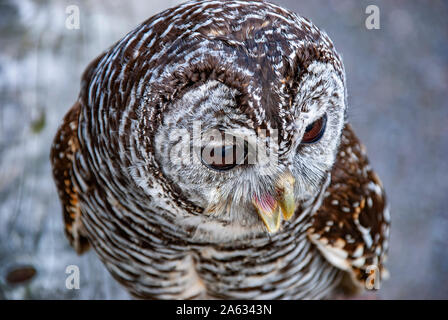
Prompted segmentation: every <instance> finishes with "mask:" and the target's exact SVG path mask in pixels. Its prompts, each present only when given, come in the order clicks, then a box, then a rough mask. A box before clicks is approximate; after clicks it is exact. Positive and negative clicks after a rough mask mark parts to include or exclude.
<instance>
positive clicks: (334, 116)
mask: <svg viewBox="0 0 448 320" xmlns="http://www.w3.org/2000/svg"><path fill="white" fill-rule="evenodd" d="M161 17H163V19H162V18H161ZM107 59H109V60H110V61H107ZM103 60H104V61H105V62H104V63H106V62H107V63H111V61H119V62H120V61H121V62H123V61H125V62H126V63H127V65H128V67H126V68H128V69H129V71H130V72H128V75H126V76H121V75H120V74H119V73H118V72H117V75H116V81H118V82H119V83H120V88H121V87H123V91H126V92H128V93H129V96H128V97H127V100H124V99H122V100H123V101H125V104H126V108H125V111H123V112H122V113H123V114H125V115H126V116H127V117H128V118H131V120H129V121H130V122H129V123H128V125H126V124H123V125H122V130H120V137H119V139H121V140H119V141H127V142H126V143H127V145H131V146H135V147H133V148H131V149H132V150H131V151H132V152H130V154H129V153H128V156H127V159H126V164H127V165H128V168H129V170H130V175H131V177H132V178H133V179H134V182H135V183H136V184H138V185H139V186H140V187H141V188H142V189H143V190H144V191H145V192H146V193H147V194H148V196H151V199H153V200H152V201H154V202H157V201H158V200H157V199H160V197H161V196H162V198H165V200H167V198H169V199H168V200H169V201H168V200H167V201H168V202H172V203H175V206H176V208H175V210H174V211H175V214H177V215H178V217H179V219H185V223H186V224H195V225H196V226H197V227H198V228H207V226H215V227H216V228H218V227H219V228H224V229H226V228H227V229H226V230H228V229H229V228H232V233H233V234H235V233H238V232H246V233H247V232H271V233H273V232H275V231H277V230H278V229H279V228H280V226H281V225H282V221H284V220H289V219H291V218H292V217H294V213H295V212H299V211H300V210H301V209H300V208H302V210H303V208H304V207H306V206H308V205H310V203H312V201H313V200H314V199H316V197H317V196H318V194H319V193H320V192H321V191H322V189H323V187H324V185H325V182H326V180H327V178H328V175H329V172H330V171H331V169H332V166H333V164H334V161H335V156H336V151H337V148H338V144H339V141H340V137H341V133H342V130H343V126H344V120H345V113H346V98H345V97H346V93H345V77H344V69H343V65H342V61H341V59H340V57H339V55H338V54H337V52H336V51H335V49H334V47H333V44H332V42H331V40H330V39H329V38H328V36H327V35H326V34H325V33H324V32H322V31H320V30H319V29H317V28H316V27H315V26H314V25H313V24H312V23H311V22H310V21H309V20H307V19H305V18H302V17H300V16H298V15H297V14H295V13H293V12H290V11H288V10H285V9H282V8H280V7H278V6H275V5H273V4H269V3H266V2H250V1H248V2H241V1H225V2H213V1H194V2H187V3H185V4H183V5H180V6H178V7H176V8H173V9H169V10H168V11H166V12H163V13H161V14H159V15H156V16H154V17H153V18H151V19H150V20H148V21H146V22H145V23H143V24H142V25H141V27H140V28H137V29H136V31H134V32H133V33H130V34H129V35H128V36H127V37H125V38H124V39H123V40H122V43H119V44H118V45H117V47H116V49H115V50H113V51H111V52H110V53H109V55H107V56H106V57H104V58H103ZM112 65H113V63H112ZM119 121H120V120H118V122H119ZM123 123H124V121H123ZM130 130H132V133H133V134H132V137H131V136H130V135H129V131H130ZM136 137H137V138H136ZM130 140H132V141H130ZM136 141H137V142H136ZM132 153H135V154H134V155H133V154H132ZM137 160H138V161H140V163H141V162H143V164H142V165H139V163H138V161H137ZM143 166H146V167H147V169H148V171H150V172H151V174H145V173H142V170H141V168H142V167H143ZM154 181H156V182H157V184H155V183H154Z"/></svg>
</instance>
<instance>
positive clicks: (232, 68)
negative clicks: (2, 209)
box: [51, 1, 389, 299]
mask: <svg viewBox="0 0 448 320" xmlns="http://www.w3.org/2000/svg"><path fill="white" fill-rule="evenodd" d="M216 101H218V102H221V103H222V106H221V105H220V104H219V103H218V106H217V103H216ZM210 106H212V107H210ZM211 109H213V112H212V113H210V110H211ZM215 109H216V110H215ZM345 110H346V99H345V76H344V69H343V64H342V61H341V59H340V57H339V55H338V54H337V52H336V50H335V48H334V46H333V44H332V42H331V40H330V39H329V38H328V36H327V35H326V34H325V33H324V32H322V31H320V30H319V29H317V28H316V27H315V26H314V25H313V24H312V23H311V22H310V21H309V20H307V19H305V18H302V17H300V16H298V15H297V14H295V13H292V12H290V11H288V10H285V9H282V8H280V7H278V6H275V5H272V4H269V3H266V2H258V1H225V2H221V1H192V2H187V3H184V4H182V5H179V6H177V7H174V8H171V9H168V10H166V11H164V12H162V13H160V14H158V15H155V16H154V17H152V18H150V19H149V20H147V21H145V22H144V23H142V24H141V25H140V26H138V27H137V28H136V29H135V30H134V31H131V32H130V33H129V34H128V35H126V36H125V37H124V38H123V39H122V40H120V41H119V42H117V43H116V44H115V45H113V46H112V47H111V48H110V49H109V50H108V51H106V52H104V53H103V54H102V55H100V56H99V57H98V58H97V59H96V60H95V61H93V62H92V63H91V64H90V65H89V67H88V68H87V70H86V72H85V73H84V75H83V79H82V85H81V93H80V95H79V98H78V101H77V102H76V104H75V106H74V107H73V108H72V109H71V110H70V111H69V113H68V114H67V116H66V117H65V118H64V122H63V124H62V126H61V128H60V129H59V131H58V133H57V134H56V137H55V140H54V144H53V148H52V154H51V159H52V166H53V174H54V177H55V181H56V185H57V188H58V190H59V195H60V199H61V202H62V204H63V212H64V221H65V224H66V233H67V236H68V238H69V240H70V243H71V244H72V245H73V246H74V247H75V249H76V250H77V251H78V252H82V251H84V250H85V249H86V248H87V240H88V242H89V243H90V244H91V246H92V247H93V248H94V249H95V251H96V252H97V254H98V256H99V257H100V259H101V260H102V261H103V263H104V264H105V266H106V267H107V269H108V270H109V271H110V272H111V274H112V275H113V276H114V278H116V279H117V280H118V281H119V282H120V283H122V284H123V285H124V286H125V287H126V288H127V289H128V290H129V292H130V293H131V294H133V295H134V296H136V297H139V298H152V299H154V298H245V299H246V298H247V299H256V298H266V299H271V298H272V299H274V298H275V299H298V298H307V299H314V298H324V297H331V295H332V294H333V293H334V292H335V290H336V289H337V287H338V286H339V285H340V283H341V279H342V278H343V277H344V274H345V273H347V272H348V274H351V275H353V277H352V279H353V280H355V281H353V284H354V285H355V286H359V281H362V280H363V279H365V277H366V273H365V268H366V266H367V265H368V264H378V265H380V266H381V265H382V263H383V261H384V255H385V252H386V251H387V240H388V224H389V220H388V216H387V210H385V200H384V199H385V198H384V194H383V190H382V186H381V184H380V182H379V180H378V178H377V177H376V175H375V174H374V173H373V171H372V170H371V169H370V167H369V166H368V161H367V159H366V156H365V153H364V152H363V151H362V147H361V145H360V143H359V142H358V140H357V139H356V136H355V135H354V133H353V132H352V130H351V129H350V127H349V126H348V124H345V129H343V127H344V122H345V113H346V112H345ZM323 112H327V113H328V114H329V116H331V119H330V121H329V123H328V130H327V132H326V133H325V136H324V138H323V140H322V143H321V144H318V145H315V146H302V145H301V144H300V137H301V135H303V132H304V130H305V127H306V126H307V124H308V123H309V121H312V120H313V119H315V118H316V117H318V116H320V115H322V113H323ZM194 120H201V121H203V122H205V123H207V124H208V125H210V126H218V125H219V126H224V127H226V128H229V127H238V128H240V129H241V130H242V129H244V130H249V131H251V132H255V133H257V134H258V133H259V132H260V130H262V129H266V130H267V132H268V134H267V136H268V137H269V135H270V132H271V131H273V129H277V130H278V132H279V140H280V143H279V149H278V154H279V158H278V159H279V161H278V162H279V165H278V167H277V168H275V172H273V175H271V176H265V177H260V178H259V181H258V180H257V179H255V177H256V175H255V176H254V175H253V173H251V171H250V170H247V171H244V170H245V169H244V168H240V169H236V170H238V171H236V173H235V174H233V175H231V173H228V174H227V175H224V174H223V175H219V176H217V175H213V173H210V172H209V171H208V170H206V169H205V168H196V167H194V166H193V167H191V168H190V167H176V165H174V164H171V163H170V162H169V161H168V160H167V158H166V157H164V156H165V153H166V152H168V151H167V150H169V148H170V147H171V145H170V143H171V142H170V141H169V140H168V139H167V135H168V134H169V133H170V130H171V129H173V128H176V127H180V126H184V127H188V126H189V125H190V122H192V121H194ZM264 139H268V138H267V137H264ZM339 144H340V146H339ZM296 150H297V152H296ZM316 159H317V160H316ZM320 162H322V163H320ZM285 168H289V170H291V172H292V173H293V174H294V176H295V178H296V185H297V188H296V189H295V195H296V196H297V202H298V203H299V206H298V208H297V211H296V213H295V215H294V217H293V218H292V219H291V220H290V221H283V223H282V226H281V229H280V230H279V231H278V232H276V233H274V234H269V233H268V232H266V230H265V229H263V225H262V223H261V221H260V219H259V217H258V216H257V215H256V214H254V212H253V211H250V210H249V209H247V208H246V207H244V206H243V203H245V202H247V201H246V200H247V199H246V198H244V192H243V191H242V190H245V189H242V188H244V186H248V188H252V189H254V190H256V191H254V192H258V191H257V190H258V189H257V188H262V187H260V186H261V185H262V186H263V188H268V187H267V185H269V184H270V182H272V179H273V176H275V175H276V174H277V173H278V172H279V171H281V170H285ZM189 170H201V171H189ZM192 172H194V173H196V174H192ZM251 174H252V175H251ZM189 177H193V178H191V179H197V180H188V179H189ZM241 177H246V178H247V179H248V181H249V182H250V183H246V184H244V183H241V182H240V181H239V180H233V179H238V178H241ZM228 181H235V184H233V185H232V184H229V182H228ZM193 182H194V183H195V184H193ZM214 182H215V183H218V187H216V188H210V187H209V184H210V183H214ZM257 183H258V185H257ZM189 185H193V187H189ZM194 186H196V187H194ZM221 187H222V188H221ZM201 188H204V190H207V191H208V190H211V189H213V190H214V192H215V193H219V192H221V194H220V197H221V198H219V199H221V200H222V198H223V197H224V195H225V192H226V190H232V191H234V194H233V195H229V191H227V194H226V196H227V197H231V199H234V204H233V207H232V208H231V209H230V213H229V214H227V215H226V214H224V213H219V212H218V213H217V214H216V215H206V214H204V211H205V209H206V207H207V204H206V203H205V202H204V201H205V200H204V195H205V193H206V191H201ZM252 189H249V191H250V192H252V191H253V190H252ZM246 191H247V190H246ZM305 191H306V192H305ZM237 196H238V197H239V198H238V199H237ZM226 199H227V198H226ZM223 201H224V200H223ZM226 201H227V200H226ZM240 204H241V205H240ZM215 207H216V206H215ZM334 248H337V249H338V250H337V251H335V250H334ZM335 252H337V254H339V255H340V256H341V257H342V258H340V259H335V255H334V253H335ZM338 257H339V256H338Z"/></svg>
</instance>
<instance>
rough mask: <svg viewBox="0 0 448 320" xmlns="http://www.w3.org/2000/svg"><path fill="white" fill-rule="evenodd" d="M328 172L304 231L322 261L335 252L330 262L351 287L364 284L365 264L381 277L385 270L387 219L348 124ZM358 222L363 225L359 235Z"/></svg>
mask: <svg viewBox="0 0 448 320" xmlns="http://www.w3.org/2000/svg"><path fill="white" fill-rule="evenodd" d="M331 176H332V179H331V184H330V186H329V187H328V189H327V192H326V193H325V197H324V200H323V203H322V206H321V207H320V208H319V210H318V211H317V212H316V213H315V215H314V217H313V224H312V226H311V227H310V229H309V230H308V235H309V238H310V239H311V241H312V242H313V243H315V244H316V245H317V247H318V248H319V249H320V250H321V252H322V253H323V255H324V256H326V258H327V259H329V257H330V258H333V260H334V257H335V256H338V254H340V258H341V259H340V263H338V264H335V265H336V266H337V267H339V268H341V269H344V270H346V271H347V272H348V274H349V275H350V278H351V280H352V282H353V283H352V285H354V286H355V287H364V286H365V281H366V279H367V278H368V277H369V275H370V273H369V272H368V270H367V267H368V266H370V265H374V266H376V267H377V268H378V270H379V271H380V275H381V276H382V277H384V276H385V275H386V274H387V271H386V270H385V269H384V267H383V262H384V260H385V256H386V253H387V238H388V235H387V234H388V232H389V219H388V217H387V216H386V215H388V213H386V212H385V211H386V210H387V207H386V197H385V193H384V189H383V187H382V184H381V182H380V180H379V179H378V176H377V175H376V174H375V172H374V171H373V170H372V169H371V167H370V164H369V160H368V159H367V155H366V153H365V147H364V146H363V145H362V144H361V142H360V141H359V140H358V138H357V137H356V135H355V133H354V132H353V130H352V128H351V126H350V125H349V124H346V126H345V128H344V131H343V135H342V139H341V144H340V147H339V151H338V154H337V159H336V163H335V165H334V167H333V169H332V172H331ZM375 186H377V188H376V187H375ZM359 226H361V228H365V229H363V230H364V232H365V233H364V236H363V233H362V231H361V229H360V227H359ZM369 239H370V240H371V242H370V241H369ZM345 255H346V256H345ZM329 260H330V262H332V263H333V264H334V261H331V260H332V259H329ZM341 264H342V265H343V267H341ZM344 285H345V286H346V285H347V283H344ZM352 289H355V288H352Z"/></svg>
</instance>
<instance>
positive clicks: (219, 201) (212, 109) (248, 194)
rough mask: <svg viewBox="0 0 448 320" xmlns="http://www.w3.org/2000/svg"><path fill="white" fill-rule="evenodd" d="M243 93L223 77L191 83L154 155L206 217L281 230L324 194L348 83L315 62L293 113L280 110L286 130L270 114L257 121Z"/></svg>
mask: <svg viewBox="0 0 448 320" xmlns="http://www.w3.org/2000/svg"><path fill="white" fill-rule="evenodd" d="M261 90H272V92H275V91H276V89H275V88H262V89H261ZM240 95H241V92H239V91H238V90H237V89H234V88H231V87H229V86H228V85H226V84H225V83H223V82H220V81H217V80H209V81H205V82H204V83H203V84H200V85H199V86H197V87H195V88H192V89H188V90H187V91H186V92H185V93H184V94H183V96H182V97H181V98H180V99H178V100H176V101H174V102H173V104H171V105H170V106H169V109H168V111H167V112H166V113H165V115H164V118H163V123H162V124H161V125H160V127H159V129H158V131H157V134H156V136H155V146H156V159H157V161H158V162H159V163H160V164H161V167H162V170H163V173H164V174H165V175H166V176H167V177H169V179H170V181H171V182H172V183H175V184H176V185H177V187H178V189H179V190H181V192H182V195H183V196H184V197H185V198H188V199H189V200H190V201H192V202H193V203H194V204H195V205H196V206H198V207H200V208H203V209H204V211H203V215H204V216H206V217H208V218H209V219H212V220H215V221H219V222H221V223H226V224H233V225H238V226H240V227H242V228H245V229H246V230H247V229H249V230H256V231H268V232H275V231H277V230H278V229H279V227H280V224H281V221H282V220H289V219H290V218H291V217H292V216H293V214H294V212H295V211H296V208H297V207H300V206H301V205H302V204H304V203H306V202H307V201H310V200H312V199H314V198H315V197H316V196H317V195H318V193H319V191H320V190H321V188H322V185H323V184H324V182H325V178H326V177H327V174H328V172H329V171H330V170H331V168H332V165H333V163H334V161H335V153H336V149H337V146H338V143H339V139H340V136H341V132H342V128H343V124H344V114H345V103H344V86H343V82H342V81H341V80H340V78H339V77H338V76H337V74H336V72H335V71H334V69H333V67H332V66H331V65H328V64H324V63H321V62H314V63H312V64H311V65H310V66H309V67H308V70H307V73H306V74H304V75H303V76H302V78H301V83H300V85H299V87H298V89H297V93H296V95H295V96H294V97H293V102H292V105H291V107H290V109H289V111H290V112H288V113H285V114H280V112H279V114H276V116H277V117H278V119H279V120H280V124H281V125H282V127H281V128H280V127H279V126H277V127H276V126H275V125H273V124H272V123H271V121H269V120H267V119H265V120H266V123H267V124H268V125H267V126H266V127H265V128H264V129H261V128H260V127H257V126H256V124H255V123H254V122H253V120H252V119H251V117H250V115H248V113H247V110H246V111H245V110H243V109H242V108H240V107H239V105H238V100H239V99H238V97H239V96H240ZM248 99H249V100H250V99H251V97H248ZM262 107H263V106H262ZM284 131H288V133H289V135H287V134H286V133H285V132H284Z"/></svg>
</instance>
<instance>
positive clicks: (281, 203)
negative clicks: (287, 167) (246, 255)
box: [252, 172, 296, 233]
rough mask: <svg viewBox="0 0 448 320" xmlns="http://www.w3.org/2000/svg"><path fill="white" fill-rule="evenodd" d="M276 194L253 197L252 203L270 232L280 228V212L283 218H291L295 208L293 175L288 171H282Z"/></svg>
mask: <svg viewBox="0 0 448 320" xmlns="http://www.w3.org/2000/svg"><path fill="white" fill-rule="evenodd" d="M276 191H277V194H276V195H275V196H272V195H270V194H266V195H263V196H262V197H260V198H258V197H254V198H253V199H252V203H253V205H254V207H255V210H256V211H257V213H258V215H259V216H260V218H261V220H262V221H263V223H264V224H265V226H266V228H267V229H268V231H269V232H270V233H274V232H276V231H277V230H278V229H279V228H280V222H281V214H280V212H281V213H282V214H283V218H284V219H285V220H289V219H291V217H292V216H293V215H294V212H295V210H296V202H295V200H294V177H293V176H292V175H291V173H290V172H286V173H284V174H283V175H282V176H280V177H279V179H278V180H277V183H276Z"/></svg>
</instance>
